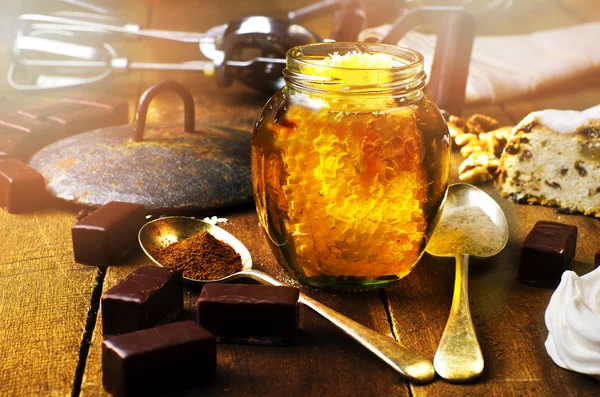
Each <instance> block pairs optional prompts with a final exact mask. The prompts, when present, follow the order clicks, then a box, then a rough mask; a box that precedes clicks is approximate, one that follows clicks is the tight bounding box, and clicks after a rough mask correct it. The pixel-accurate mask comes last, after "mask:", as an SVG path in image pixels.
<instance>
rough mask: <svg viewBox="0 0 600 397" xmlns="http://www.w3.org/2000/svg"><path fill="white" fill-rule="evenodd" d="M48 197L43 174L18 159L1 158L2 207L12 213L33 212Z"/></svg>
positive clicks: (0, 189) (0, 193) (0, 188)
mask: <svg viewBox="0 0 600 397" xmlns="http://www.w3.org/2000/svg"><path fill="white" fill-rule="evenodd" d="M47 199H48V196H47V194H46V183H45V181H44V177H43V176H42V174H40V173H39V172H37V171H36V170H34V169H33V168H30V167H29V166H28V165H27V164H25V163H23V162H22V161H19V160H17V159H11V158H7V159H0V207H2V208H4V209H6V210H7V211H8V212H9V213H11V214H19V213H24V212H31V211H35V210H37V209H40V208H42V207H43V206H44V203H45V201H47Z"/></svg>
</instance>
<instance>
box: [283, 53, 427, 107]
mask: <svg viewBox="0 0 600 397" xmlns="http://www.w3.org/2000/svg"><path fill="white" fill-rule="evenodd" d="M351 51H360V52H361V53H366V54H371V55H375V54H385V55H390V56H392V65H391V67H358V68H356V67H341V66H330V65H327V64H326V63H325V62H322V61H323V60H324V59H326V58H327V57H329V56H331V55H332V54H334V53H336V52H337V53H338V54H340V55H342V56H344V55H345V54H346V53H348V52H351ZM283 77H284V80H285V81H286V85H287V86H288V87H291V88H292V89H297V90H303V91H305V90H308V91H311V92H318V93H327V94H330V95H343V96H354V95H363V96H364V95H390V96H394V97H406V96H410V95H413V94H415V93H416V94H419V93H420V94H422V89H423V87H424V86H425V81H426V75H425V71H424V61H423V56H422V55H421V54H420V53H418V52H417V51H415V50H412V49H410V48H406V47H400V46H396V45H391V44H381V43H366V42H323V43H315V44H305V45H301V46H297V47H293V48H291V49H290V50H288V52H287V55H286V67H285V69H284V70H283ZM420 94H419V95H420Z"/></svg>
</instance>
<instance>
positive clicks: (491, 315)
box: [385, 1, 600, 396]
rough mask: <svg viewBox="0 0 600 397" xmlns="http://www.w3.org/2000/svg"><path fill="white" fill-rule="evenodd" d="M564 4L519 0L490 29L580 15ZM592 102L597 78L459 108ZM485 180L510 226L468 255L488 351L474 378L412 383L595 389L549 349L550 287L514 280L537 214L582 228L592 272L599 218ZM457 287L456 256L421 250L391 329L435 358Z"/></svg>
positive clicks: (514, 116) (454, 389) (597, 96)
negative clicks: (490, 249) (520, 197)
mask: <svg viewBox="0 0 600 397" xmlns="http://www.w3.org/2000/svg"><path fill="white" fill-rule="evenodd" d="M562 3H569V8H578V5H577V4H572V3H571V2H570V1H569V2H566V1H565V2H562ZM573 3H582V2H580V1H575V2H573ZM564 6H565V4H561V2H560V1H557V2H543V1H527V2H524V1H517V2H515V6H514V7H513V9H512V10H511V12H510V14H509V15H507V16H505V17H504V18H505V20H506V21H507V22H508V23H505V24H498V25H495V26H494V27H493V29H492V30H495V33H497V34H506V32H510V33H529V32H531V31H535V30H543V29H548V28H556V27H563V26H570V25H573V24H576V23H580V22H581V19H580V17H579V15H578V14H577V13H575V12H566V11H569V10H565V8H564ZM588 7H589V8H594V7H591V6H589V5H588ZM596 8H597V6H596ZM532 15H536V17H535V18H533V17H532ZM598 103H600V88H598V86H594V87H589V88H580V87H574V86H569V85H565V86H562V87H560V88H557V89H556V90H555V91H553V92H552V93H541V94H539V95H537V96H536V97H534V98H530V99H527V100H522V101H517V102H511V103H510V104H506V105H503V106H495V107H487V108H468V109H466V112H465V113H466V114H465V116H468V115H469V114H473V113H484V114H489V115H491V116H493V117H496V118H498V119H499V120H500V121H501V123H502V124H505V123H511V122H512V124H514V123H516V122H518V121H520V120H521V119H522V118H523V117H524V116H526V115H527V114H528V113H530V112H532V111H535V110H541V109H547V108H555V109H576V110H581V109H585V108H587V107H590V106H593V105H596V104H598ZM460 162H462V158H461V156H460V155H459V154H458V153H455V154H454V156H453V167H452V169H453V179H454V181H458V180H457V178H456V177H457V175H456V167H457V165H458V164H460ZM482 187H483V188H484V190H485V191H486V192H487V193H488V194H490V195H491V196H492V197H493V198H494V199H495V200H496V201H497V202H498V203H499V204H500V206H501V207H502V209H503V210H504V212H505V214H506V217H507V220H508V223H509V228H510V232H511V235H510V239H509V243H508V244H507V247H506V248H505V249H504V251H502V252H501V253H500V254H499V255H497V256H496V257H493V258H491V259H489V260H480V261H478V262H475V261H473V263H472V264H471V266H470V280H469V298H470V305H471V313H472V316H473V322H474V325H475V329H476V332H477V335H478V338H479V342H480V344H481V348H482V351H483V355H484V359H485V369H484V372H483V374H482V376H481V378H480V379H478V381H477V382H475V383H472V384H467V385H453V384H449V383H446V382H443V381H442V380H440V379H439V378H438V379H437V381H436V382H434V383H432V384H429V385H424V386H418V385H411V392H412V395H414V396H425V395H456V396H461V395H466V394H468V395H473V396H484V395H485V396H490V395H494V396H495V395H498V396H504V395H519V396H539V395H548V396H554V395H557V396H558V395H571V396H584V395H600V386H599V384H598V383H597V382H595V381H593V380H592V379H590V378H588V377H585V376H583V375H580V374H577V373H573V372H570V371H566V370H563V369H561V368H559V367H558V366H556V365H555V364H554V363H553V362H552V360H551V359H550V357H549V356H548V354H547V353H546V350H545V347H544V341H545V339H546V337H547V330H546V326H545V323H544V312H545V310H546V307H547V305H548V301H549V299H550V296H551V294H552V292H553V290H552V289H541V288H534V287H529V286H525V285H522V284H520V283H518V282H517V274H518V266H519V257H520V246H521V243H522V241H523V239H524V238H525V236H526V234H527V233H528V232H529V230H531V228H532V227H533V225H534V224H535V223H536V222H537V221H538V220H541V219H545V220H552V221H557V222H563V223H567V224H572V225H575V226H577V227H578V229H579V237H578V246H577V254H576V257H575V263H574V270H575V271H576V272H577V273H578V274H585V273H587V272H589V271H591V270H593V258H594V252H596V251H597V250H598V249H600V236H599V234H598V232H597V230H598V227H600V220H598V219H594V218H591V217H584V216H578V215H564V214H559V213H556V212H555V211H554V210H553V209H551V208H545V207H541V206H527V205H518V204H514V203H511V202H509V201H507V200H504V199H502V198H501V197H500V196H499V194H498V193H497V192H496V190H495V189H494V187H493V185H492V184H486V185H484V186H482ZM453 287H454V263H453V261H452V260H445V259H439V258H434V257H431V256H429V255H427V254H426V255H425V256H424V257H423V259H422V260H421V262H420V263H419V265H418V266H417V268H416V270H415V271H414V272H413V273H412V274H410V275H409V276H408V277H406V279H404V280H401V281H400V282H399V283H398V284H396V285H394V286H393V287H391V288H388V289H386V291H385V294H386V296H387V299H388V302H389V311H390V313H391V317H392V322H393V327H394V329H395V330H396V332H395V333H396V334H397V335H398V337H399V340H402V341H407V342H415V341H418V342H419V343H420V346H419V347H420V348H421V349H422V351H424V352H425V353H426V354H427V355H429V356H430V357H433V355H434V354H435V351H436V349H437V345H438V343H439V340H440V338H441V335H442V332H443V330H444V327H445V323H446V319H447V317H448V313H449V311H450V305H451V301H452V292H453ZM424 308H426V309H424Z"/></svg>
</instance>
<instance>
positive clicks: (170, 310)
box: [101, 266, 183, 335]
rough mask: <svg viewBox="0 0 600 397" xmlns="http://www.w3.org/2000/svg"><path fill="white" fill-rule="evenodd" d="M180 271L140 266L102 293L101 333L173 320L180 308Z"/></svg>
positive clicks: (150, 325)
mask: <svg viewBox="0 0 600 397" xmlns="http://www.w3.org/2000/svg"><path fill="white" fill-rule="evenodd" d="M181 280H182V277H181V273H180V272H178V271H175V270H171V269H167V268H165V267H158V266H142V267H140V268H138V269H137V270H135V271H133V272H132V273H130V274H129V275H127V277H125V278H124V279H123V280H121V281H120V282H119V283H118V284H117V285H115V286H114V287H112V288H111V289H109V290H108V291H106V292H105V293H104V294H103V295H102V299H101V302H102V333H103V334H104V335H117V334H125V333H128V332H133V331H138V330H141V329H145V328H150V327H154V326H156V325H158V324H164V323H167V322H170V321H172V320H174V319H175V318H176V317H177V315H178V314H179V312H180V311H181V309H182V308H183V286H182V282H181Z"/></svg>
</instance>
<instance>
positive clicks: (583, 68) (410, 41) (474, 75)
mask: <svg viewBox="0 0 600 397" xmlns="http://www.w3.org/2000/svg"><path fill="white" fill-rule="evenodd" d="M389 29H390V26H389V25H383V26H379V27H376V28H370V29H367V30H364V31H363V32H361V35H360V36H359V39H360V40H365V39H366V38H368V37H383V36H384V35H385V34H386V33H387V32H388V31H389ZM599 40H600V23H598V22H594V23H587V24H582V25H576V26H571V27H568V28H561V29H554V30H547V31H541V32H535V33H532V34H528V35H519V36H481V37H476V38H475V42H474V44H473V54H472V57H471V65H470V67H469V77H468V81H467V91H466V102H467V103H469V104H474V103H500V102H505V101H507V100H511V99H516V98H521V97H525V96H527V95H531V94H534V93H536V92H539V91H542V90H546V89H549V88H553V87H560V86H561V85H563V84H568V83H570V82H573V81H580V80H581V79H582V78H586V79H587V78H590V79H595V81H600V44H599ZM435 42H436V36H435V35H427V34H422V33H419V32H409V33H408V34H407V35H406V36H405V37H403V38H402V40H400V41H399V42H398V45H400V46H403V47H408V48H412V49H414V50H416V51H418V52H420V53H421V54H423V57H424V58H425V70H426V71H427V74H428V75H429V71H430V70H431V62H432V61H433V53H434V50H435Z"/></svg>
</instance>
